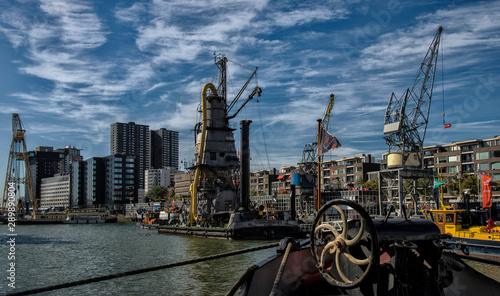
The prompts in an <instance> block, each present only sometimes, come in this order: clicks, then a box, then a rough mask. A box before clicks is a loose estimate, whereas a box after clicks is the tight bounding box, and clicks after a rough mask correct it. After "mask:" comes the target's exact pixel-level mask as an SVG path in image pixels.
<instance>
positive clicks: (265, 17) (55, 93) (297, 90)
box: [0, 0, 500, 185]
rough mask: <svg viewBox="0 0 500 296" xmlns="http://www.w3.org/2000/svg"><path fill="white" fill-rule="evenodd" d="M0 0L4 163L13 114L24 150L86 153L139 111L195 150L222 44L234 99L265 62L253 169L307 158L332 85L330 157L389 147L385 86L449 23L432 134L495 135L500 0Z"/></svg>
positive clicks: (413, 68) (399, 82)
mask: <svg viewBox="0 0 500 296" xmlns="http://www.w3.org/2000/svg"><path fill="white" fill-rule="evenodd" d="M0 7H1V10H0V112H1V116H0V120H1V122H0V142H1V143H2V144H1V147H0V165H1V166H0V167H1V171H0V174H1V176H2V178H3V176H5V167H6V165H7V157H8V151H9V146H10V142H11V119H12V113H19V114H20V117H21V119H22V122H23V124H24V127H25V128H26V130H27V132H26V138H27V145H28V149H29V150H33V149H34V148H35V147H36V146H53V147H55V148H60V147H64V146H75V147H77V148H80V149H83V150H82V154H83V156H84V158H85V159H86V158H89V157H92V156H105V155H108V154H109V130H110V124H112V123H114V122H130V121H134V122H136V123H137V124H146V125H149V127H150V129H158V128H162V127H164V128H167V129H170V130H175V131H178V132H179V134H180V160H181V161H183V160H187V161H191V160H192V158H193V152H194V143H193V132H192V129H193V127H194V125H195V123H196V122H197V120H198V113H197V107H198V105H199V103H200V95H201V89H202V86H203V85H204V84H205V83H207V82H211V81H212V79H213V78H214V75H215V74H216V67H215V65H214V63H213V62H214V56H213V53H214V52H217V53H222V54H224V55H225V56H227V58H228V59H229V60H230V61H231V62H230V63H229V64H228V67H229V82H228V89H229V98H230V99H231V98H234V96H235V94H236V93H237V92H238V91H239V89H240V87H241V86H242V85H243V83H244V82H245V81H246V79H247V78H248V77H249V76H250V74H251V72H252V69H253V68H254V67H255V66H257V67H258V72H257V73H258V74H257V79H254V80H253V81H252V82H251V83H250V85H249V87H248V88H249V89H253V88H254V87H255V86H256V85H258V86H260V87H261V88H262V91H263V93H262V96H261V97H260V98H258V100H256V98H254V99H253V100H252V101H251V102H250V103H249V104H248V105H247V106H246V107H245V109H244V111H242V112H241V113H240V114H239V115H238V116H237V117H236V118H235V119H233V121H232V123H233V124H234V126H235V127H238V122H239V121H240V120H243V119H250V120H252V121H253V123H252V125H251V126H250V129H251V140H252V145H251V153H252V170H258V169H269V168H272V167H276V168H279V167H281V166H286V165H295V164H296V163H297V162H298V161H300V158H301V154H302V150H303V148H304V145H305V144H306V143H310V142H312V141H313V140H314V135H315V132H316V124H317V123H316V119H318V118H322V117H323V114H324V112H325V108H326V106H327V104H328V100H329V96H330V94H331V93H333V94H335V106H334V108H333V112H332V116H331V118H330V128H329V129H330V132H331V133H332V134H334V135H336V136H337V138H338V139H339V141H340V142H341V143H342V145H343V147H342V148H339V149H336V150H334V151H333V152H331V153H330V155H328V156H327V158H334V159H337V158H341V157H349V156H354V155H355V154H359V153H365V154H368V153H370V154H372V155H373V156H375V157H376V158H377V160H380V158H381V155H382V153H383V152H385V151H387V145H386V144H385V141H384V139H383V134H382V130H383V121H384V112H385V109H386V106H387V103H388V101H389V98H390V95H391V93H392V92H394V93H395V94H396V95H397V96H398V97H399V96H400V95H401V94H402V93H403V92H404V90H405V89H406V88H407V87H410V86H411V83H412V81H413V79H414V77H415V74H416V73H417V70H418V69H419V67H420V63H421V62H422V60H423V58H424V56H425V53H426V51H427V48H428V47H429V45H430V43H431V41H432V39H433V37H434V36H435V34H436V33H437V30H438V27H439V26H443V27H444V31H443V34H442V43H441V48H440V52H439V65H438V68H437V73H436V79H435V85H434V95H433V98H432V105H431V110H430V116H429V125H428V129H427V135H426V138H425V143H424V145H426V146H428V145H435V144H447V143H451V142H453V141H462V140H469V139H477V138H491V137H494V136H495V135H500V130H499V126H500V118H499V116H498V114H499V113H500V104H499V103H498V99H499V94H500V89H499V78H500V77H499V74H500V67H499V65H500V63H499V62H500V54H499V53H500V18H498V16H499V15H500V1H460V0H458V1H453V2H452V1H436V0H418V1H398V0H384V1H377V0H373V1H362V0H350V1H340V0H333V1H267V0H252V1H238V0H230V1H227V0H216V1H194V0H191V1H189V0H177V1H162V0H152V1H146V0H145V1H134V2H133V1H97V0H95V1H70V0H41V1H35V0H19V1H13V0H0ZM245 95H246V96H248V92H247V93H246V94H244V95H243V97H245ZM443 109H444V110H445V112H446V117H445V120H446V123H451V124H452V127H451V128H449V129H446V130H445V129H444V128H443ZM237 145H239V144H237ZM2 185H3V183H2Z"/></svg>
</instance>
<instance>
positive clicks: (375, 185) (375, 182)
mask: <svg viewBox="0 0 500 296" xmlns="http://www.w3.org/2000/svg"><path fill="white" fill-rule="evenodd" d="M363 186H365V187H367V188H371V189H372V190H378V178H375V179H371V180H370V181H366V182H364V183H363Z"/></svg>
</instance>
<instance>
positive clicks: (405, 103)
mask: <svg viewBox="0 0 500 296" xmlns="http://www.w3.org/2000/svg"><path fill="white" fill-rule="evenodd" d="M442 31H443V27H439V29H438V32H437V34H436V36H435V37H434V39H433V40H432V43H431V45H430V46H429V49H428V50H427V54H426V55H425V58H424V60H423V61H422V63H421V66H420V69H419V70H418V72H417V75H416V77H415V79H414V80H413V83H412V84H411V87H410V88H407V89H406V91H405V92H404V93H403V95H402V96H401V97H399V98H397V97H396V96H395V95H394V93H392V95H391V98H390V100H389V104H388V105H387V109H386V112H385V118H384V135H385V136H384V139H385V141H386V143H387V145H388V146H389V151H388V152H389V154H388V155H387V169H385V170H381V171H380V172H379V195H380V212H381V213H382V203H383V202H390V201H391V200H393V199H399V209H400V210H403V211H404V207H403V200H404V198H405V196H406V194H408V193H412V192H413V194H412V197H413V199H414V201H417V198H418V194H417V190H416V188H417V179H419V178H426V179H430V178H432V170H430V169H426V168H425V167H424V161H423V142H424V137H425V132H426V129H427V123H428V118H429V110H430V106H431V98H432V89H433V86H434V76H435V73H436V64H437V57H438V51H439V44H440V41H441V32H442ZM404 179H412V180H413V182H404ZM405 186H406V187H405ZM414 204H415V207H416V204H417V203H416V202H415V203H414ZM402 214H403V215H405V213H404V212H403V213H402ZM405 217H406V216H405Z"/></svg>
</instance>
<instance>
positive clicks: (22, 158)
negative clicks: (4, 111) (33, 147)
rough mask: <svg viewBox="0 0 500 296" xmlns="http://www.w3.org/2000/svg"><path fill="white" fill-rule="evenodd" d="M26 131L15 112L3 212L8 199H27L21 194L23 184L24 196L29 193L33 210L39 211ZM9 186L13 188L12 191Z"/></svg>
mask: <svg viewBox="0 0 500 296" xmlns="http://www.w3.org/2000/svg"><path fill="white" fill-rule="evenodd" d="M25 132H26V130H24V129H23V125H22V123H21V118H20V117H19V114H17V113H13V114H12V143H11V145H10V151H9V160H8V164H7V172H6V176H5V186H4V193H3V199H2V212H5V210H6V208H7V204H8V201H11V199H16V200H17V201H19V200H20V201H21V203H22V202H25V200H23V196H22V195H21V194H22V192H23V188H21V184H24V185H25V187H24V195H25V196H24V198H26V195H28V196H29V199H30V201H31V206H32V207H33V212H34V213H35V212H36V211H37V207H38V203H37V201H36V197H35V191H34V187H33V180H32V179H31V170H30V165H29V156H28V151H27V149H26V140H25V138H24V133H25ZM17 162H23V165H22V166H21V165H19V163H17ZM22 170H24V174H23V173H22ZM9 188H10V189H11V190H10V191H9ZM12 193H15V198H13V196H12ZM17 201H16V202H17ZM9 204H10V203H9Z"/></svg>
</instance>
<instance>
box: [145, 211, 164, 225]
mask: <svg viewBox="0 0 500 296" xmlns="http://www.w3.org/2000/svg"><path fill="white" fill-rule="evenodd" d="M159 219H160V213H159V212H158V211H149V212H147V213H146V217H144V219H142V221H141V228H144V229H158V226H159V224H158V222H159Z"/></svg>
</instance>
